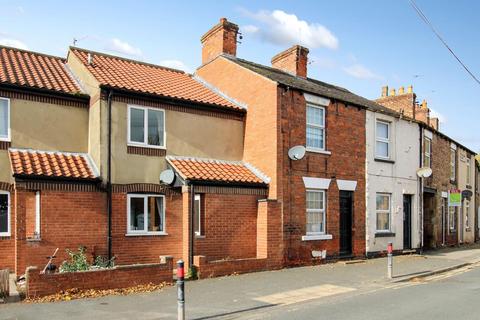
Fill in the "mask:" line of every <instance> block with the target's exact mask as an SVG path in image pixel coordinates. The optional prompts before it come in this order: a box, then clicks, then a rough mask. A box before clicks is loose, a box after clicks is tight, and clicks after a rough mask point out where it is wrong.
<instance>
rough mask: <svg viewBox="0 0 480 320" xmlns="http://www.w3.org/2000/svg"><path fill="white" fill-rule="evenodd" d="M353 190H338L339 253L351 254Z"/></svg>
mask: <svg viewBox="0 0 480 320" xmlns="http://www.w3.org/2000/svg"><path fill="white" fill-rule="evenodd" d="M352 218H353V192H351V191H340V255H343V256H345V255H351V254H352Z"/></svg>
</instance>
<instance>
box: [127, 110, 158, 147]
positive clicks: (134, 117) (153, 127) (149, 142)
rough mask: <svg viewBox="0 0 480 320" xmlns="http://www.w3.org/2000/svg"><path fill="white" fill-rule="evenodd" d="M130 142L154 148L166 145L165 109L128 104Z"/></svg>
mask: <svg viewBox="0 0 480 320" xmlns="http://www.w3.org/2000/svg"><path fill="white" fill-rule="evenodd" d="M128 121H129V123H128V143H129V144H131V145H138V146H144V147H152V148H164V147H165V111H163V110H161V109H154V108H145V107H138V106H128Z"/></svg>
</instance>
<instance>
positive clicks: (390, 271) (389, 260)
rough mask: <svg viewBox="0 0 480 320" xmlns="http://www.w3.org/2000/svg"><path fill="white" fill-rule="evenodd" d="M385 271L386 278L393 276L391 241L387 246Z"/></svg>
mask: <svg viewBox="0 0 480 320" xmlns="http://www.w3.org/2000/svg"><path fill="white" fill-rule="evenodd" d="M387 273H388V279H392V277H393V244H392V243H391V242H389V243H388V246H387Z"/></svg>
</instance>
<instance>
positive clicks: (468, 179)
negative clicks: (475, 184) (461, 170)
mask: <svg viewBox="0 0 480 320" xmlns="http://www.w3.org/2000/svg"><path fill="white" fill-rule="evenodd" d="M471 175H472V173H471V170H470V157H469V156H467V185H468V186H470V185H471Z"/></svg>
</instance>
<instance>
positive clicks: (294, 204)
mask: <svg viewBox="0 0 480 320" xmlns="http://www.w3.org/2000/svg"><path fill="white" fill-rule="evenodd" d="M278 96H279V101H280V104H281V113H282V120H281V121H282V122H281V128H282V139H281V141H283V144H282V148H283V152H282V153H281V155H282V156H281V157H280V159H279V161H281V162H280V163H279V167H280V168H282V178H281V180H282V181H284V184H283V194H284V195H285V196H284V197H283V213H284V217H283V221H284V232H285V234H284V239H285V247H286V248H288V249H287V251H286V258H287V264H305V263H307V264H308V263H315V262H316V260H315V259H313V258H312V255H311V254H312V250H326V251H327V256H330V257H331V256H337V255H338V252H339V246H340V243H339V231H340V230H339V229H340V224H339V210H340V209H339V190H338V188H337V183H336V181H335V179H333V178H337V179H345V180H355V181H357V188H356V191H355V192H354V199H353V202H354V212H353V226H352V243H353V247H352V249H353V254H354V255H355V256H364V254H365V152H366V149H365V139H366V137H365V116H366V113H365V110H364V109H359V108H357V107H353V106H346V105H345V104H343V103H340V102H338V103H337V102H334V101H332V102H331V103H330V105H329V106H328V107H327V108H326V150H328V151H330V152H331V155H324V154H318V153H312V152H307V154H306V156H305V157H304V159H302V160H299V161H290V159H289V158H288V156H287V153H288V149H289V148H290V147H291V146H295V145H305V143H306V124H305V119H306V102H305V99H304V98H303V95H302V94H301V93H300V92H299V91H295V90H289V91H283V89H279V94H278ZM290 165H291V169H290ZM290 175H291V177H289V176H290ZM304 176H309V177H319V178H327V179H332V180H331V183H330V187H329V189H328V190H327V193H326V202H327V213H326V226H327V227H326V233H328V234H331V235H332V236H333V238H332V240H315V241H302V236H303V235H305V234H306V208H305V202H306V199H305V197H306V196H305V186H304V182H303V180H302V177H304ZM290 179H291V183H290V182H289V180H290ZM288 195H290V196H288Z"/></svg>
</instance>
